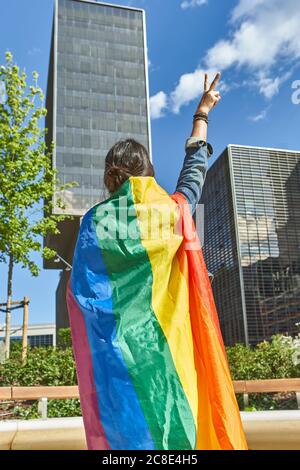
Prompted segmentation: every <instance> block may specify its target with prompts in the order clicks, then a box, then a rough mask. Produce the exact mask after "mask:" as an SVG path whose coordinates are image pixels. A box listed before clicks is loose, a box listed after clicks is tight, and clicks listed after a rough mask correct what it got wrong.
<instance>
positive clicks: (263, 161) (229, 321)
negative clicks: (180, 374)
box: [201, 145, 300, 345]
mask: <svg viewBox="0 0 300 470" xmlns="http://www.w3.org/2000/svg"><path fill="white" fill-rule="evenodd" d="M201 203H202V204H204V212H205V224H204V246H203V254H204V257H205V260H206V264H207V268H208V270H209V271H210V272H212V273H213V274H214V281H213V291H214V296H215V301H216V305H217V309H218V313H219V317H220V323H221V328H222V332H223V335H224V341H225V343H226V344H227V345H232V344H235V343H236V342H244V343H246V344H256V343H257V342H259V341H263V340H265V339H266V340H268V339H270V338H271V336H272V335H274V334H276V333H288V334H292V335H293V334H295V333H296V332H297V331H298V330H297V326H296V323H297V322H300V152H292V151H288V150H277V149H268V148H258V147H245V146H239V145H230V146H228V147H227V149H226V150H225V151H224V152H223V153H222V155H221V156H220V157H219V158H218V159H217V160H216V162H215V163H214V164H213V165H212V167H211V168H210V169H209V171H208V174H207V178H206V181H205V185H204V190H203V194H202V198H201Z"/></svg>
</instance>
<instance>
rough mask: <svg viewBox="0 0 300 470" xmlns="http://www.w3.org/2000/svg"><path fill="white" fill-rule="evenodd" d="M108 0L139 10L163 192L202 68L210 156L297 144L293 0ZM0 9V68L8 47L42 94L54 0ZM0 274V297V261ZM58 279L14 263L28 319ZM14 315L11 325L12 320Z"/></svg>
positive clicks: (42, 318)
mask: <svg viewBox="0 0 300 470" xmlns="http://www.w3.org/2000/svg"><path fill="white" fill-rule="evenodd" d="M116 3H118V4H120V5H131V6H137V7H142V8H144V9H145V10H146V19H147V40H148V55H149V82H150V96H151V108H152V117H153V119H152V126H151V127H152V144H153V160H154V165H155V168H156V175H157V179H158V181H159V183H160V184H161V185H162V186H164V187H165V188H166V189H167V190H168V191H170V192H171V191H173V189H174V186H175V183H176V178H177V175H178V173H179V171H180V167H181V163H182V160H183V158H184V143H185V140H186V138H187V137H188V136H189V135H190V132H191V121H192V115H193V113H194V111H195V107H196V105H197V101H198V99H199V97H200V94H201V91H202V73H203V70H208V71H209V72H210V74H213V73H214V71H216V70H221V71H222V84H221V90H222V100H221V102H220V104H219V105H218V107H217V108H215V110H214V111H213V112H212V113H211V116H210V119H211V120H210V124H209V138H208V140H209V141H210V142H211V144H212V145H213V147H214V157H213V160H214V159H215V158H217V157H218V155H219V154H220V153H221V151H222V150H223V149H224V148H225V147H226V146H227V145H228V144H230V143H235V144H244V145H258V146H267V147H276V148H287V149H292V150H300V142H299V121H300V62H299V61H300V15H299V0H286V1H284V2H283V1H282V0H226V1H220V0H163V1H162V0H119V1H117V2H116ZM0 8H1V16H0V21H1V28H0V64H1V63H3V62H4V53H5V51H6V50H10V51H11V52H12V53H13V54H14V58H15V60H16V62H17V63H18V64H19V65H20V67H21V68H24V67H25V68H26V71H27V73H30V72H31V71H32V70H37V71H38V72H39V74H40V79H39V83H40V86H41V87H42V88H43V89H44V90H45V89H46V82H47V73H48V61H49V46H50V36H51V25H52V11H53V0H26V1H24V0H10V1H9V2H8V1H7V2H1V7H0ZM293 87H294V88H293ZM295 87H296V88H295ZM213 160H212V161H213ZM36 259H37V260H38V262H39V264H40V265H41V260H39V258H38V257H37V258H36ZM0 280H1V281H0V299H1V301H4V298H5V280H6V266H3V265H2V266H1V265H0ZM57 282H58V272H55V271H42V273H41V275H40V277H39V278H32V277H31V276H30V274H29V273H28V272H27V271H25V270H21V269H19V268H16V269H15V276H14V299H19V298H22V297H23V296H24V295H27V296H29V297H30V298H31V306H30V321H31V322H32V323H38V322H41V323H44V322H45V323H46V322H51V321H54V319H55V289H56V286H57ZM0 315H2V317H0V325H1V324H3V314H1V313H0ZM14 315H15V317H14V323H15V322H18V321H19V320H20V316H18V314H14Z"/></svg>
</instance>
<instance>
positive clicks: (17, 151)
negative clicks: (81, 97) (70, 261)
mask: <svg viewBox="0 0 300 470" xmlns="http://www.w3.org/2000/svg"><path fill="white" fill-rule="evenodd" d="M32 79H33V84H32V85H30V86H29V87H28V85H27V75H26V73H25V71H20V69H19V67H18V66H17V65H16V64H15V63H14V61H13V56H12V54H11V53H10V52H7V53H6V65H2V66H1V67H0V83H1V90H2V94H1V96H0V234H1V235H0V256H1V260H2V261H7V260H8V259H9V258H10V259H11V260H12V261H13V263H20V264H21V266H22V267H24V268H28V269H29V270H30V272H31V274H32V275H34V276H36V275H38V273H39V268H38V266H37V264H36V263H35V262H34V261H33V259H32V253H33V252H39V253H41V254H42V256H44V257H46V258H51V257H53V256H54V255H55V252H53V251H52V250H50V249H48V248H47V247H45V248H43V245H42V238H41V236H45V235H46V234H49V233H53V234H57V233H59V230H58V226H57V223H58V222H59V221H61V220H63V219H64V218H65V216H64V215H59V216H58V215H53V214H52V208H53V195H54V194H55V193H56V192H57V191H61V190H63V189H65V188H67V187H70V186H72V185H73V184H68V185H64V186H62V185H60V183H59V180H58V178H57V175H56V171H55V169H53V168H52V163H51V156H52V151H53V148H54V144H53V143H52V144H51V146H50V148H47V145H46V142H45V136H46V134H47V129H46V128H44V127H43V125H42V124H43V123H42V120H43V119H44V118H45V116H46V113H47V110H46V108H45V107H44V95H43V92H42V90H41V88H40V87H39V86H38V74H37V72H33V74H32Z"/></svg>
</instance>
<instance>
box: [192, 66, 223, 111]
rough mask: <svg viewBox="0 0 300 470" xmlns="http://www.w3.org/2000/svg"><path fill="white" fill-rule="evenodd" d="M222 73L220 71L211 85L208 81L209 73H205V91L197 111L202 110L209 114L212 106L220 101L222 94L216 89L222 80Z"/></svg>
mask: <svg viewBox="0 0 300 470" xmlns="http://www.w3.org/2000/svg"><path fill="white" fill-rule="evenodd" d="M220 77H221V74H220V72H218V73H217V74H216V76H215V78H214V79H213V81H212V82H211V84H210V85H209V83H208V75H207V73H206V74H205V75H204V93H203V95H202V98H201V100H200V103H199V105H198V108H197V111H196V112H197V113H199V112H202V113H206V114H208V113H209V112H210V111H211V110H212V108H214V107H215V106H216V104H217V103H218V102H219V101H220V99H221V95H220V93H219V92H218V91H216V89H215V88H216V86H217V84H218V83H219V81H220Z"/></svg>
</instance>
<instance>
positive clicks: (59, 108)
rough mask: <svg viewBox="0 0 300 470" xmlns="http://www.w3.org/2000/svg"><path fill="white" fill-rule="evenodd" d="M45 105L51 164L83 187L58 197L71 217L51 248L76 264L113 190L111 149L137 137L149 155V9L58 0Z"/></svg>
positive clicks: (62, 178) (59, 294) (58, 211)
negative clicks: (85, 218)
mask: <svg viewBox="0 0 300 470" xmlns="http://www.w3.org/2000/svg"><path fill="white" fill-rule="evenodd" d="M47 109H48V114H47V118H46V127H47V128H48V136H47V143H48V144H49V145H50V143H51V142H52V141H54V142H55V144H56V145H55V149H54V152H53V166H54V167H55V168H56V169H57V171H58V178H59V180H60V181H61V183H63V184H65V183H70V182H74V181H75V182H76V183H77V186H76V187H72V188H69V189H67V190H65V191H64V192H63V193H60V194H59V195H58V196H57V198H58V197H59V198H60V199H61V200H62V203H63V204H64V206H65V208H64V209H62V208H60V207H59V204H58V200H56V199H55V200H54V209H53V212H54V213H56V214H61V213H64V214H68V215H72V216H73V219H72V220H68V221H65V222H63V223H61V224H60V231H61V234H60V235H58V236H49V237H47V238H46V239H45V246H48V247H50V248H52V249H54V250H56V251H57V253H58V254H59V255H60V256H61V257H62V258H64V259H65V260H66V261H67V262H68V263H70V264H72V257H73V252H74V247H75V243H76V239H77V234H78V230H79V226H80V218H81V216H82V215H83V214H84V213H85V212H86V211H87V210H88V209H89V208H90V207H92V206H93V205H94V204H96V203H97V202H99V201H101V200H103V199H105V198H106V197H107V196H108V194H107V192H106V190H105V188H104V184H103V172H104V160H105V156H106V154H107V152H108V150H109V149H110V148H111V146H112V145H113V144H114V143H115V142H117V141H118V140H120V139H124V138H128V137H133V138H135V139H136V140H138V141H139V142H140V143H142V144H143V145H144V146H145V147H146V148H147V149H148V151H149V153H150V157H151V135H150V117H149V116H150V114H149V92H148V59H147V46H146V26H145V13H144V11H143V10H141V9H136V8H130V7H123V6H116V5H111V4H107V3H101V2H96V1H92V0H91V1H90V0H55V10H54V18H53V31H52V41H51V51H50V61H49V73H48V86H47ZM44 267H45V268H48V269H63V268H64V264H63V263H60V262H58V263H57V262H56V263H55V262H54V260H51V261H45V262H44ZM66 277H67V275H66V273H63V275H62V276H61V286H59V287H58V290H57V306H58V310H59V309H60V307H59V306H61V309H62V312H63V313H61V316H62V317H65V316H66V310H65V305H62V302H63V301H62V300H60V299H64V291H63V289H64V287H62V286H64V285H65V283H66ZM58 315H60V314H59V313H58ZM59 323H60V321H59ZM65 323H66V322H65V321H63V326H65Z"/></svg>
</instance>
